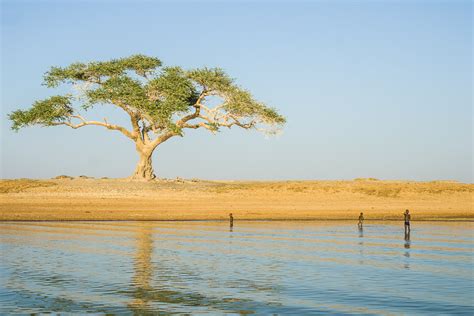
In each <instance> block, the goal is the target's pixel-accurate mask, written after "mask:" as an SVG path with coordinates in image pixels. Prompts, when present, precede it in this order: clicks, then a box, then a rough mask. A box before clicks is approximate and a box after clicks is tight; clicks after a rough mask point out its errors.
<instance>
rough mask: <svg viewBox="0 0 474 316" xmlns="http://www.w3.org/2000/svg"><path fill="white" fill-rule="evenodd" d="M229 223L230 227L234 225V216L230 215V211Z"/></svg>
mask: <svg viewBox="0 0 474 316" xmlns="http://www.w3.org/2000/svg"><path fill="white" fill-rule="evenodd" d="M229 225H230V228H232V227H234V216H232V213H230V214H229Z"/></svg>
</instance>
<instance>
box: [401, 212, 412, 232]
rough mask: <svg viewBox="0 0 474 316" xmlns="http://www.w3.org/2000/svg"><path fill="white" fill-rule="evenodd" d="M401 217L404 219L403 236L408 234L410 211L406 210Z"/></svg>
mask: <svg viewBox="0 0 474 316" xmlns="http://www.w3.org/2000/svg"><path fill="white" fill-rule="evenodd" d="M403 217H404V219H405V234H406V233H410V219H411V216H410V211H409V210H406V211H405V213H404V214H403Z"/></svg>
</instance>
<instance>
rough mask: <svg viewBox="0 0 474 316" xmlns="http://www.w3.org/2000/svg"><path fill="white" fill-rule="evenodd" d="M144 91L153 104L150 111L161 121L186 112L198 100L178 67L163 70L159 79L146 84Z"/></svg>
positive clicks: (190, 82)
mask: <svg viewBox="0 0 474 316" xmlns="http://www.w3.org/2000/svg"><path fill="white" fill-rule="evenodd" d="M146 90H147V95H148V97H149V99H151V100H152V101H153V102H155V107H154V108H152V109H150V110H151V111H152V112H153V115H154V116H157V117H159V118H161V119H171V116H172V115H173V114H175V113H179V112H186V111H188V110H189V109H190V107H192V106H193V105H194V103H196V101H197V98H198V94H197V92H196V89H195V88H194V85H193V82H192V81H191V80H190V79H189V78H187V77H186V74H185V72H184V71H183V70H182V69H181V68H180V67H166V68H164V69H163V71H162V73H161V74H160V76H159V77H157V78H155V79H153V80H151V81H150V82H149V83H148V85H147V86H146Z"/></svg>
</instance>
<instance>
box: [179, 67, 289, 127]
mask: <svg viewBox="0 0 474 316" xmlns="http://www.w3.org/2000/svg"><path fill="white" fill-rule="evenodd" d="M188 77H189V78H190V79H192V80H193V81H195V82H196V83H197V84H198V85H200V86H201V87H202V90H203V91H204V92H208V93H209V94H211V95H219V96H221V97H222V98H223V99H224V104H223V105H224V109H225V110H226V111H227V112H228V113H230V114H233V115H236V116H239V117H247V118H253V119H255V120H258V121H261V122H263V123H266V124H275V125H283V124H284V123H285V122H286V119H285V118H284V117H283V116H281V115H279V114H278V112H277V111H276V110H275V109H273V108H269V107H267V106H266V105H264V104H263V103H260V102H257V101H255V100H254V99H253V97H252V95H251V94H250V92H248V91H247V90H244V89H242V88H240V87H239V86H237V85H236V84H234V81H233V80H232V79H231V78H230V77H229V76H228V75H227V74H226V73H225V72H224V71H223V70H222V69H220V68H203V69H195V70H192V71H190V72H188Z"/></svg>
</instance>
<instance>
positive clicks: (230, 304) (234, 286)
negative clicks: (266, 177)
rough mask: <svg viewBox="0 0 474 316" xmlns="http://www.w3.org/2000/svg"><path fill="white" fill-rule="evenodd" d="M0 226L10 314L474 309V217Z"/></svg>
mask: <svg viewBox="0 0 474 316" xmlns="http://www.w3.org/2000/svg"><path fill="white" fill-rule="evenodd" d="M413 226H414V227H413V229H412V232H411V234H410V235H409V236H407V235H405V234H404V231H403V227H402V226H401V225H400V223H394V222H374V223H367V224H366V225H365V226H364V229H363V230H362V231H360V230H358V229H357V226H356V223H354V222H350V223H349V222H238V221H237V222H235V226H234V228H233V231H230V230H229V227H228V226H227V223H223V222H100V223H99V222H69V223H54V222H50V223H6V222H3V223H0V252H1V259H0V314H35V313H46V312H57V313H65V314H67V313H82V314H87V313H91V314H105V313H108V314H140V315H143V314H173V313H192V314H236V315H238V314H251V313H256V314H293V315H296V314H298V315H303V314H342V315H343V314H382V315H390V314H397V315H399V314H409V315H413V314H425V315H434V314H459V315H463V314H465V315H472V314H474V304H473V298H474V275H473V273H474V272H473V260H474V255H473V246H474V242H473V230H472V229H473V228H474V227H473V226H474V223H440V222H431V223H430V222H422V223H417V222H414V223H413Z"/></svg>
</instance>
